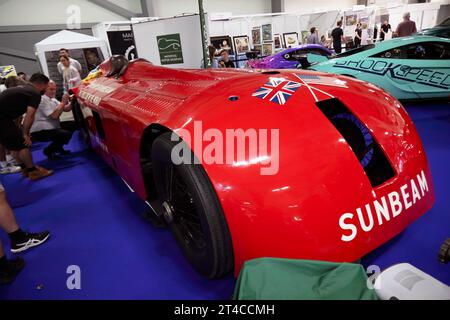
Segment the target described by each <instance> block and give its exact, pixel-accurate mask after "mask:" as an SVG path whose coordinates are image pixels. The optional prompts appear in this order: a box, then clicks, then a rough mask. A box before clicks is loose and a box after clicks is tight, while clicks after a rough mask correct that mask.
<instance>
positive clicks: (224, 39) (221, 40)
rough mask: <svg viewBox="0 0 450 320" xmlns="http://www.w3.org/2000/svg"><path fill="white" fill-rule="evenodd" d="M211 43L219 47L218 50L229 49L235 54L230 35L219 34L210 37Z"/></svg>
mask: <svg viewBox="0 0 450 320" xmlns="http://www.w3.org/2000/svg"><path fill="white" fill-rule="evenodd" d="M209 41H210V42H211V45H212V46H213V47H214V48H216V49H217V51H221V50H224V49H225V50H228V52H229V53H230V54H234V52H233V45H232V44H231V37H230V36H217V37H211V38H209Z"/></svg>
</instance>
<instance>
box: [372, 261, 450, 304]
mask: <svg viewBox="0 0 450 320" xmlns="http://www.w3.org/2000/svg"><path fill="white" fill-rule="evenodd" d="M374 288H375V292H376V294H377V295H378V297H379V298H380V299H382V300H393V299H394V300H396V299H398V300H450V287H449V286H447V285H445V284H444V283H442V282H440V281H439V280H437V279H435V278H433V277H432V276H430V275H429V274H426V273H425V272H423V271H421V270H419V269H417V268H416V267H414V266H412V265H410V264H409V263H400V264H396V265H393V266H392V267H389V268H388V269H386V270H384V271H383V272H381V273H380V274H379V275H378V277H377V278H376V280H375V285H374Z"/></svg>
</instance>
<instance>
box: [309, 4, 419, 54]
mask: <svg viewBox="0 0 450 320" xmlns="http://www.w3.org/2000/svg"><path fill="white" fill-rule="evenodd" d="M313 29H314V31H316V30H315V28H312V29H311V34H312V33H313ZM416 32H417V28H416V23H415V22H414V21H412V20H411V14H410V13H409V12H406V13H405V14H403V21H402V22H400V23H399V24H398V26H397V28H396V29H395V31H393V30H392V27H391V25H390V24H389V21H387V20H384V21H383V23H382V25H381V30H380V41H384V40H385V39H386V37H387V35H388V34H391V35H392V36H394V37H408V36H411V35H412V34H414V33H416ZM362 33H363V29H362V24H361V22H358V23H357V24H356V29H355V35H354V37H353V39H352V40H353V46H354V47H360V46H361V45H362V44H363V41H362V40H363V37H362ZM376 37H377V35H376V34H375V32H374V38H376ZM331 38H332V43H333V49H334V51H335V52H336V54H339V53H341V52H342V44H343V43H345V37H344V31H343V30H342V20H339V21H338V22H337V24H336V27H335V28H334V29H333V30H332V31H331ZM308 39H310V38H309V37H308ZM308 43H309V42H308Z"/></svg>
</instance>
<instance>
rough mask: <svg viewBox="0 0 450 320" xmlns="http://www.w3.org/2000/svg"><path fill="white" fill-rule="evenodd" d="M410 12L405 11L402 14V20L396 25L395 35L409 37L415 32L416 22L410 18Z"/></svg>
mask: <svg viewBox="0 0 450 320" xmlns="http://www.w3.org/2000/svg"><path fill="white" fill-rule="evenodd" d="M410 18H411V14H410V13H409V12H406V13H405V14H403V21H402V22H400V23H399V24H398V26H397V30H396V31H395V33H396V34H397V37H409V36H410V35H412V34H413V33H416V32H417V28H416V23H415V22H414V21H411V20H410Z"/></svg>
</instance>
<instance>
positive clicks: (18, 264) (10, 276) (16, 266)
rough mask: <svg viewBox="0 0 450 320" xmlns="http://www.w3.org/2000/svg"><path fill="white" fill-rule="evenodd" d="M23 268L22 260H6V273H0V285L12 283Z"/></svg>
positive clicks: (23, 262)
mask: <svg viewBox="0 0 450 320" xmlns="http://www.w3.org/2000/svg"><path fill="white" fill-rule="evenodd" d="M23 267H25V261H24V260H23V259H22V258H16V259H14V260H8V269H7V270H6V271H0V284H8V283H11V282H13V281H14V279H15V278H16V276H17V275H18V274H19V273H20V271H22V269H23Z"/></svg>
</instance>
